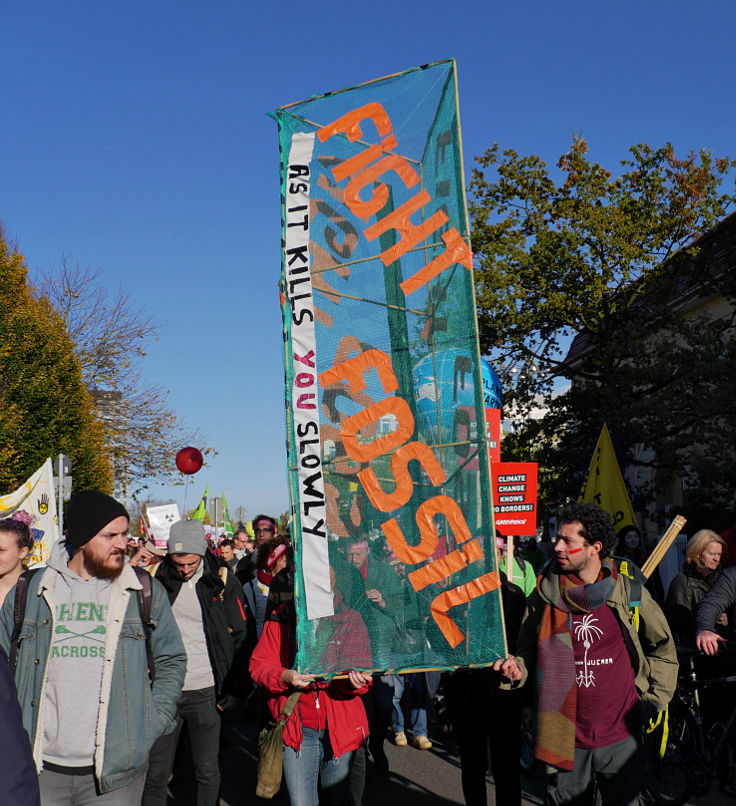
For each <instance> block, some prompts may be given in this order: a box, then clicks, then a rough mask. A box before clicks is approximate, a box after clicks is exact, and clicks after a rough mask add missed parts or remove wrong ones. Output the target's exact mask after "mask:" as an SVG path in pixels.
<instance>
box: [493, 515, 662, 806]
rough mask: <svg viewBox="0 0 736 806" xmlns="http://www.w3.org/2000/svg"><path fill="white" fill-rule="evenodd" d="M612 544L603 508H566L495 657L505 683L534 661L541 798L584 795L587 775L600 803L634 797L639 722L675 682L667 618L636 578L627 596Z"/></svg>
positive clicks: (638, 783) (585, 798)
mask: <svg viewBox="0 0 736 806" xmlns="http://www.w3.org/2000/svg"><path fill="white" fill-rule="evenodd" d="M615 545H616V533H615V532H614V530H613V525H612V524H611V519H610V517H609V516H608V513H606V512H604V511H603V510H602V509H601V508H600V507H598V506H596V505H595V504H582V503H581V504H571V505H570V506H568V507H566V508H565V509H564V510H563V511H562V513H561V514H560V517H559V523H558V528H557V540H556V542H555V545H554V558H553V559H552V560H551V561H550V563H548V564H547V565H546V566H545V567H544V568H543V569H542V572H541V574H540V576H539V579H538V581H537V589H536V590H535V591H534V593H532V595H531V596H530V597H529V599H528V601H527V612H526V615H525V617H524V622H523V624H522V627H521V630H520V633H519V638H518V641H517V655H516V656H515V657H509V658H507V659H506V660H505V661H504V662H501V661H499V662H498V663H497V664H496V667H497V668H499V669H500V670H501V672H502V673H503V674H504V675H505V676H506V677H507V678H509V680H510V681H511V685H512V686H519V685H522V684H523V683H524V682H525V681H526V679H527V677H528V675H529V673H530V670H531V669H532V668H534V669H535V674H534V679H535V684H536V699H537V708H536V710H537V728H536V737H535V755H536V757H537V758H538V759H540V760H541V761H544V762H545V763H546V764H547V770H548V773H549V777H548V781H547V792H546V797H545V804H548V805H549V806H556V804H578V803H588V802H590V796H591V793H592V788H593V783H594V781H595V782H596V783H597V785H598V790H599V792H600V794H601V798H602V802H603V804H604V806H609V804H610V805H611V806H613V804H615V806H627V804H638V803H640V799H639V792H640V790H641V788H642V786H643V785H644V783H645V781H644V779H643V776H644V770H645V768H646V764H645V759H644V757H643V755H642V753H643V752H644V751H643V747H642V742H641V733H642V726H643V725H644V724H646V723H648V722H649V720H650V718H652V717H655V716H656V715H657V713H658V712H659V711H661V710H662V709H664V708H665V707H666V705H667V703H668V702H669V701H670V699H671V698H672V695H673V693H674V690H675V685H676V683H677V654H676V652H675V644H674V641H673V639H672V634H671V633H670V630H669V627H668V626H667V621H666V619H665V617H664V615H663V614H662V611H661V610H660V609H659V606H658V605H657V604H656V602H655V601H654V600H653V599H652V598H651V596H650V595H649V593H648V591H647V590H646V589H645V588H644V587H641V590H640V593H639V590H638V589H637V598H638V597H639V596H640V597H641V599H640V601H639V602H634V601H633V597H632V595H631V593H632V591H631V580H630V578H629V577H627V576H625V575H624V574H619V571H618V567H617V566H616V563H615V562H613V560H612V559H611V558H610V554H611V552H612V551H613V549H614V547H615ZM634 614H635V615H634Z"/></svg>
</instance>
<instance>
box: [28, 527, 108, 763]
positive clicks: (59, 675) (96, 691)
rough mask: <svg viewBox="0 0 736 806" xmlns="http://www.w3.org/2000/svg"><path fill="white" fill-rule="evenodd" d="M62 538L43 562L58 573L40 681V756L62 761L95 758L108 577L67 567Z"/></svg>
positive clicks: (49, 759) (81, 760) (89, 760)
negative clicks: (43, 677) (87, 575)
mask: <svg viewBox="0 0 736 806" xmlns="http://www.w3.org/2000/svg"><path fill="white" fill-rule="evenodd" d="M67 561H68V554H67V550H66V545H65V544H64V543H63V542H59V543H56V545H55V546H54V547H53V549H52V551H51V556H50V557H49V559H48V562H47V565H48V566H49V567H50V568H53V569H54V570H55V571H57V572H58V574H59V578H58V579H57V582H56V585H55V586H54V590H53V600H52V601H51V602H50V604H51V609H52V612H53V624H54V631H53V635H52V638H51V648H50V651H49V659H48V665H47V669H46V681H45V684H44V697H45V704H44V709H43V714H44V725H43V731H44V754H43V757H44V761H50V762H52V763H54V764H61V765H63V766H65V767H85V766H88V765H92V764H93V763H94V752H95V735H96V729H97V715H98V711H99V707H100V691H101V687H102V667H103V664H104V657H105V637H106V633H107V626H108V625H107V618H108V603H109V601H110V590H111V586H112V581H111V580H109V579H97V578H93V579H89V580H85V579H82V577H80V576H79V575H78V574H75V573H74V572H73V571H70V570H69V568H68V567H67Z"/></svg>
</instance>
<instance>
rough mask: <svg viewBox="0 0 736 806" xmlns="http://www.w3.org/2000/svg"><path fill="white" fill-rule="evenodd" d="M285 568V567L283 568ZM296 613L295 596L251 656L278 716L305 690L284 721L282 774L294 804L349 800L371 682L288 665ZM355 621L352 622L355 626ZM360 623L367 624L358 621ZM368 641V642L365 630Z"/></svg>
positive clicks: (335, 805)
mask: <svg viewBox="0 0 736 806" xmlns="http://www.w3.org/2000/svg"><path fill="white" fill-rule="evenodd" d="M284 573H286V572H284ZM295 625H296V614H295V611H294V606H293V599H291V600H287V601H286V602H283V603H282V604H280V605H279V607H278V608H277V609H276V610H274V611H273V612H272V613H271V614H270V615H269V616H267V620H266V622H265V624H264V627H263V632H262V634H261V637H260V639H259V641H258V644H257V645H256V648H255V650H254V651H253V655H252V657H251V661H250V673H251V675H252V677H253V680H254V681H255V682H256V683H257V684H258V685H259V686H261V687H262V688H263V689H265V691H266V693H267V696H268V708H269V711H270V712H271V715H272V716H273V718H274V719H277V718H278V717H279V716H280V714H281V712H282V710H283V707H284V703H285V702H286V699H287V697H288V696H289V694H291V693H292V692H293V691H295V690H301V691H302V695H301V697H300V698H299V701H298V703H297V707H296V709H295V710H294V713H293V714H292V715H291V717H289V719H288V721H287V722H286V726H285V727H284V733H283V739H284V777H285V779H286V786H287V789H288V790H289V798H290V799H291V804H292V806H318V804H319V803H320V796H319V790H320V787H321V792H322V800H321V802H322V803H323V804H329V806H347V804H349V803H350V765H351V762H352V757H353V753H354V751H355V750H357V749H358V748H359V747H360V746H361V745H362V744H364V743H365V742H366V741H367V738H368V720H367V718H366V713H365V708H364V707H363V701H362V700H361V698H360V695H361V694H364V693H365V692H366V691H367V690H368V688H369V686H370V682H371V676H370V675H369V674H367V673H364V672H356V671H353V670H351V671H349V672H347V678H345V679H339V680H338V679H335V680H330V681H328V682H325V681H320V682H318V681H316V680H315V676H314V675H311V674H300V673H299V672H297V671H296V670H295V669H292V668H290V667H291V665H292V664H293V662H294V632H295ZM355 627H356V625H355V623H353V625H352V629H353V630H354V629H355ZM360 627H362V629H363V630H364V631H365V626H364V625H363V623H362V621H360ZM365 643H366V645H368V635H367V632H366V635H365Z"/></svg>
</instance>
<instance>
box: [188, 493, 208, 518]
mask: <svg viewBox="0 0 736 806" xmlns="http://www.w3.org/2000/svg"><path fill="white" fill-rule="evenodd" d="M209 491H210V488H209V485H207V489H206V490H205V491H204V495H203V496H202V500H201V501H200V502H199V504H197V508H196V509H195V510H194V512H192V520H193V521H201V522H202V523H206V522H207V495H208V494H209Z"/></svg>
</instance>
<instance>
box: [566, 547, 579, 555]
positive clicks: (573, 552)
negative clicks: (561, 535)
mask: <svg viewBox="0 0 736 806" xmlns="http://www.w3.org/2000/svg"><path fill="white" fill-rule="evenodd" d="M579 551H582V549H581V548H580V549H570V550H569V551H568V552H567V553H568V554H577V553H578V552H579Z"/></svg>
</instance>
